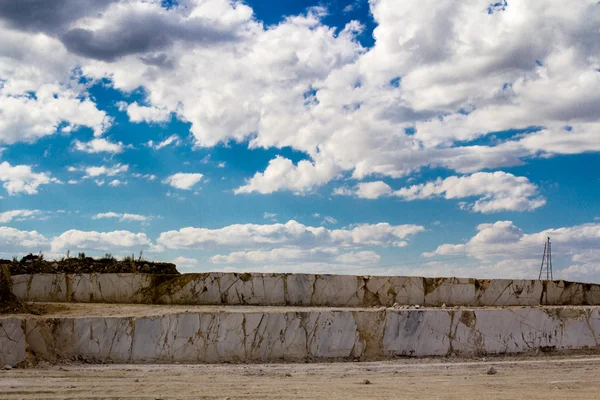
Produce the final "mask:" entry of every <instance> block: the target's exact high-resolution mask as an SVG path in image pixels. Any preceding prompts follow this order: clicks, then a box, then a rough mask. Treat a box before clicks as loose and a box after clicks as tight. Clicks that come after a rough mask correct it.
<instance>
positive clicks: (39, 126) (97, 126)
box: [0, 47, 111, 144]
mask: <svg viewBox="0 0 600 400" xmlns="http://www.w3.org/2000/svg"><path fill="white" fill-rule="evenodd" d="M0 53H1V47H0ZM2 69H3V68H2V67H1V66H0V74H1V72H2ZM0 76H2V75H0ZM4 77H5V76H4ZM0 115H2V118H0V143H8V144H12V143H16V142H34V141H36V140H37V139H39V138H42V137H44V136H48V135H52V134H54V133H55V132H56V131H57V129H58V128H59V126H61V123H62V124H63V126H62V128H61V129H62V131H63V132H70V131H72V130H75V129H78V128H79V127H81V126H86V127H89V128H91V129H93V130H94V135H96V136H99V135H101V134H102V133H103V132H104V131H106V130H107V129H108V128H109V127H110V125H111V119H110V118H109V117H108V116H107V115H106V113H105V112H104V111H100V110H98V109H97V108H96V105H95V104H94V102H92V101H91V100H89V99H87V98H85V99H81V98H79V94H78V93H76V92H73V91H72V90H70V89H66V88H64V87H60V86H57V85H42V86H40V87H37V88H36V90H35V96H31V95H28V94H25V93H23V94H15V95H11V94H7V93H6V92H5V91H4V90H0ZM64 124H66V125H64Z"/></svg>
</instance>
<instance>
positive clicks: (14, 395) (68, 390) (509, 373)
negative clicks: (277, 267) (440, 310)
mask: <svg viewBox="0 0 600 400" xmlns="http://www.w3.org/2000/svg"><path fill="white" fill-rule="evenodd" d="M491 365H493V366H494V367H495V368H496V370H497V374H495V375H488V374H487V370H488V368H489V367H490V366H491ZM599 376H600V356H582V357H541V358H527V359H519V358H513V359H511V358H507V359H493V360H485V361H483V360H479V361H475V362H460V361H459V360H439V359H438V360H419V361H416V362H415V361H410V360H400V361H390V362H374V363H336V364H269V365H169V366H167V365H65V366H49V367H46V368H36V369H14V370H11V371H0V399H320V398H325V399H344V400H346V399H461V400H467V399H478V400H480V399H546V400H547V399H556V398H560V399H598V398H599V397H600V395H599V393H600V379H598V377H599ZM365 380H368V381H369V382H370V383H369V384H366V383H365V382H366V381H365Z"/></svg>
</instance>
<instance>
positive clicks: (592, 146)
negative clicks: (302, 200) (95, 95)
mask: <svg viewBox="0 0 600 400" xmlns="http://www.w3.org/2000/svg"><path fill="white" fill-rule="evenodd" d="M80 3H81V2H80ZM96 3H98V2H94V3H93V4H95V5H94V7H91V6H90V7H82V8H80V9H79V8H78V11H77V12H73V13H70V15H69V17H68V18H67V17H61V18H56V21H54V20H53V19H52V18H50V16H53V15H55V14H56V15H58V14H59V13H56V12H55V13H48V15H49V16H44V18H45V19H44V18H41V17H40V18H36V19H29V20H27V21H25V22H23V21H17V20H14V21H13V20H10V16H3V18H4V19H6V20H7V21H8V22H5V23H4V22H3V23H2V26H0V36H1V37H2V38H3V41H2V43H0V53H1V54H2V63H0V64H1V65H0V76H2V78H3V80H4V81H3V89H2V96H3V97H2V99H3V101H1V102H0V104H2V105H4V106H5V110H3V112H4V115H5V116H7V117H6V118H2V119H0V121H2V122H4V125H2V122H0V127H1V128H0V132H1V133H0V135H2V137H1V138H0V140H3V141H5V142H7V143H9V142H13V141H17V140H26V141H31V140H35V139H36V138H38V137H40V136H42V135H46V134H51V133H53V132H54V131H55V130H56V129H57V127H59V126H60V124H61V121H65V122H66V123H67V124H68V125H67V126H66V129H64V130H65V131H69V130H72V129H76V128H77V127H78V126H88V127H90V128H92V129H94V130H95V136H96V137H100V136H101V135H102V133H103V132H104V131H105V130H106V128H107V127H108V125H109V124H110V121H109V120H108V119H107V118H106V115H105V113H104V112H103V111H100V110H98V109H97V107H96V105H95V104H94V102H93V99H91V98H90V97H89V96H88V95H87V93H86V91H87V88H86V87H85V85H83V84H80V83H79V80H78V76H77V75H78V74H83V75H84V76H85V77H86V78H93V79H97V80H100V79H108V80H109V81H110V84H111V85H112V86H113V87H114V88H115V89H117V90H121V91H123V92H127V93H130V92H133V91H134V90H137V89H139V88H142V89H143V93H144V94H145V95H146V96H145V98H144V100H143V104H145V105H140V104H138V103H137V102H134V103H132V104H124V105H122V107H125V108H123V109H124V110H126V111H127V113H128V115H129V118H130V119H131V120H132V121H134V122H142V121H146V122H163V121H167V120H169V119H170V118H171V113H173V115H175V116H176V117H177V118H178V119H180V120H182V121H184V122H188V123H190V124H191V132H192V134H193V135H194V139H195V142H196V145H197V146H204V147H211V146H214V145H216V144H217V143H225V142H227V141H229V140H236V141H242V140H245V139H249V143H250V147H252V148H255V147H263V148H284V147H289V148H292V149H293V150H296V151H299V152H302V153H304V154H305V155H306V156H307V158H309V160H307V161H304V162H301V163H299V164H297V165H294V164H293V163H292V162H291V160H287V159H285V158H276V159H274V160H273V161H272V163H271V164H269V166H268V167H267V169H266V170H265V171H259V172H257V173H256V174H254V176H252V177H250V179H249V180H248V182H247V183H246V184H245V185H243V186H242V187H240V188H238V189H237V193H250V192H258V193H273V192H276V191H279V190H289V191H292V192H294V193H297V194H306V193H309V192H311V191H314V190H315V189H316V188H318V187H320V186H322V185H324V184H326V183H328V182H329V181H331V180H333V179H336V178H338V177H339V176H340V174H345V175H350V174H351V175H352V177H353V178H356V179H364V178H365V177H369V176H373V175H376V176H384V177H392V178H398V177H404V176H407V175H410V174H412V173H414V172H415V171H417V170H419V169H420V168H422V167H424V166H432V167H444V168H449V169H452V170H455V171H457V172H459V173H472V172H477V171H480V170H482V169H497V168H502V167H505V166H512V165H517V164H520V163H522V162H523V161H524V160H527V159H530V158H532V157H538V156H540V155H541V156H553V155H556V154H578V153H582V152H590V151H594V152H597V151H600V139H599V138H598V135H597V134H596V133H597V131H598V128H599V126H600V121H599V119H598V115H597V113H596V112H595V111H596V110H597V109H598V108H599V106H600V90H599V89H600V78H599V76H598V71H597V70H598V68H600V61H599V60H598V57H597V54H598V53H599V50H600V49H599V45H598V41H597V40H594V38H595V37H596V36H595V35H596V34H597V24H596V23H595V22H596V20H597V16H598V12H599V11H598V7H597V5H596V3H594V2H593V1H589V0H574V1H571V2H568V3H566V2H564V1H561V0H549V1H547V2H539V1H535V0H523V1H520V2H509V3H508V4H506V6H502V7H495V6H490V2H489V1H484V0H474V1H471V2H467V3H465V4H461V6H460V7H457V6H456V3H455V2H453V1H451V0H424V1H423V2H401V4H399V3H398V2H397V1H394V0H378V1H371V2H369V6H370V10H369V11H370V13H371V14H372V16H373V19H374V21H375V24H376V25H377V27H376V29H375V30H374V32H373V36H374V38H375V45H374V46H373V47H372V48H370V49H364V48H362V47H361V46H360V44H359V43H358V42H357V41H356V34H357V33H358V32H360V31H361V29H362V27H361V26H360V24H358V23H357V22H356V21H353V22H351V23H349V24H348V25H347V26H346V27H345V28H344V29H342V30H341V31H338V30H337V29H335V28H331V27H329V26H326V25H324V24H323V18H324V16H325V15H326V14H327V11H326V10H324V9H323V8H320V7H315V8H311V9H309V10H308V11H307V12H306V13H305V14H304V15H299V16H290V17H288V18H286V19H284V20H283V21H281V22H280V23H279V24H277V25H274V26H267V25H264V24H262V23H261V22H260V21H257V20H256V17H255V16H254V15H253V12H252V9H251V8H250V7H249V6H247V5H245V4H243V3H240V2H231V1H229V0H208V1H203V2H189V3H186V6H185V7H184V6H182V7H171V8H170V9H169V10H166V9H165V8H164V7H161V5H160V2H157V1H147V2H142V1H131V2H110V3H105V2H100V3H101V4H99V5H98V4H96ZM86 4H88V3H86ZM357 4H358V3H356V4H349V5H347V7H346V11H349V10H350V8H353V7H355V6H356V5H357ZM56 7H58V6H56ZM86 10H87V11H86ZM60 15H62V14H60ZM127 35H129V36H127ZM123 37H130V38H132V39H131V40H118V39H122V38H123ZM134 39H135V40H134ZM75 67H80V68H77V73H73V71H74V69H75ZM73 75H75V76H73ZM56 82H58V83H56ZM30 92H34V93H35V96H34V95H30V94H29V93H30ZM55 94H56V96H55ZM32 110H33V111H34V113H33V114H32V113H31V111H32ZM531 126H539V127H542V129H541V130H540V131H537V132H531V131H526V132H525V133H523V134H522V135H516V136H514V137H511V138H509V139H507V140H492V139H491V134H492V133H493V132H497V131H503V130H508V129H525V128H528V127H531ZM566 126H569V127H570V128H569V129H565V127H566ZM407 129H408V130H409V131H411V133H408V132H406V131H405V130H407ZM483 136H487V138H486V139H490V140H487V141H484V142H486V143H488V144H485V145H474V144H472V143H470V141H471V140H473V139H478V138H481V137H483ZM371 189H372V188H371ZM372 195H375V194H372ZM494 207H495V206H494ZM502 207H504V206H502Z"/></svg>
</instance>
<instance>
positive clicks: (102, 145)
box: [73, 138, 125, 154]
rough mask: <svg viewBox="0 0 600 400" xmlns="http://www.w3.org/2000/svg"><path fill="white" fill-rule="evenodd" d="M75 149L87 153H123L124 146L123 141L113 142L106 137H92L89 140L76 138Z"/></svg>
mask: <svg viewBox="0 0 600 400" xmlns="http://www.w3.org/2000/svg"><path fill="white" fill-rule="evenodd" d="M73 146H74V147H75V150H78V151H84V152H86V153H113V154H117V153H122V152H123V148H124V147H125V146H123V143H122V142H117V143H113V142H110V141H108V140H107V139H104V138H96V139H92V140H90V141H89V142H80V141H79V140H75V141H74V142H73Z"/></svg>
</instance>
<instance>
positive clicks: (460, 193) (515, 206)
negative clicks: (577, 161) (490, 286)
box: [336, 171, 546, 213]
mask: <svg viewBox="0 0 600 400" xmlns="http://www.w3.org/2000/svg"><path fill="white" fill-rule="evenodd" d="M336 194H338V195H355V196H357V197H360V198H365V199H377V198H379V197H382V196H394V197H399V198H401V199H403V200H406V201H413V200H422V199H431V198H436V197H443V198H445V199H464V198H469V197H480V199H479V200H476V201H475V202H474V203H472V204H466V203H465V204H464V205H463V208H466V209H469V210H472V211H475V212H481V213H493V212H499V211H532V210H535V209H536V208H539V207H541V206H543V205H544V204H546V199H545V198H544V197H543V196H541V195H540V194H539V193H538V188H537V186H536V185H534V184H533V183H531V182H530V181H529V179H527V178H526V177H518V176H514V175H513V174H509V173H506V172H502V171H496V172H477V173H474V174H472V175H468V176H451V177H448V178H445V179H441V178H438V179H437V180H435V181H431V182H427V183H422V184H418V185H413V186H410V187H405V188H401V189H399V190H395V191H394V190H392V188H391V187H390V186H389V185H388V184H386V183H385V182H382V181H375V182H363V183H359V184H358V185H356V187H355V188H354V190H350V189H343V190H342V189H338V190H337V191H336Z"/></svg>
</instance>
